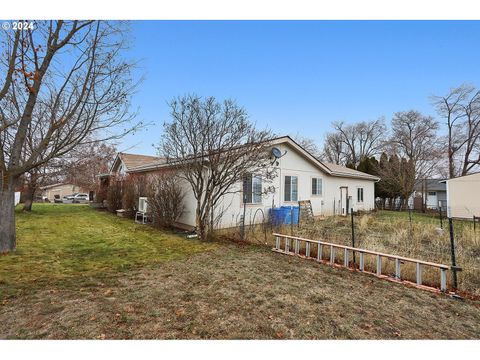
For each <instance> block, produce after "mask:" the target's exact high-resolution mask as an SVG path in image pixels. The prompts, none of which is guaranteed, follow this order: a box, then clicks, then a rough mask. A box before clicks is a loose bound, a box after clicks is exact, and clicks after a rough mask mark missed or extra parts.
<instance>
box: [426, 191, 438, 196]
mask: <svg viewBox="0 0 480 360" xmlns="http://www.w3.org/2000/svg"><path fill="white" fill-rule="evenodd" d="M436 195H437V193H436V192H435V191H429V192H428V196H436Z"/></svg>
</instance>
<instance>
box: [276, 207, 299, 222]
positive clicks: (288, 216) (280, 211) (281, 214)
mask: <svg viewBox="0 0 480 360" xmlns="http://www.w3.org/2000/svg"><path fill="white" fill-rule="evenodd" d="M292 210H293V214H292ZM299 215H300V207H298V206H280V207H278V208H271V209H270V219H271V221H272V225H274V226H278V225H282V224H284V225H290V224H292V221H293V224H298V218H299Z"/></svg>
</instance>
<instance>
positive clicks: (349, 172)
mask: <svg viewBox="0 0 480 360" xmlns="http://www.w3.org/2000/svg"><path fill="white" fill-rule="evenodd" d="M268 142H269V144H270V145H272V146H274V145H278V144H283V143H288V144H290V146H292V147H293V148H294V149H296V150H297V151H298V152H299V153H300V154H302V155H303V156H304V157H305V158H306V159H307V160H309V161H310V162H312V163H313V164H314V165H315V166H317V167H318V168H320V169H321V170H322V171H324V172H325V173H327V174H328V175H331V176H336V177H349V178H356V179H365V180H372V181H378V180H380V178H379V177H377V176H374V175H370V174H367V173H364V172H361V171H357V170H353V169H349V168H347V167H345V166H341V165H336V164H326V163H323V162H321V161H320V160H319V159H317V158H316V157H315V156H313V155H312V154H310V153H309V152H308V151H307V150H305V149H304V148H303V147H301V146H300V145H299V144H298V143H297V142H295V141H294V140H293V139H292V138H291V137H290V136H281V137H278V138H274V139H272V140H269V141H268ZM174 165H175V164H174V163H167V162H166V160H165V159H164V158H157V160H156V161H152V162H151V163H149V164H144V165H140V166H137V167H135V168H130V169H128V170H129V172H146V171H152V170H157V169H161V168H168V167H171V166H174Z"/></svg>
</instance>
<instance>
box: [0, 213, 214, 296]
mask: <svg viewBox="0 0 480 360" xmlns="http://www.w3.org/2000/svg"><path fill="white" fill-rule="evenodd" d="M16 216H17V251H16V252H15V253H14V254H11V255H7V256H2V257H0V300H1V299H3V298H6V297H8V296H13V295H16V294H18V293H19V292H22V293H25V292H26V293H28V292H29V291H32V289H34V288H39V287H42V286H44V285H46V284H49V285H51V284H56V285H59V286H64V287H72V286H73V287H85V286H89V284H93V285H94V284H97V283H98V282H105V281H114V276H113V279H112V275H116V274H119V273H121V272H124V271H126V270H131V269H135V268H139V267H144V266H150V265H154V264H158V263H162V262H165V261H169V260H174V259H181V258H184V257H186V256H188V255H191V254H195V253H198V252H201V251H205V250H209V249H212V248H214V247H215V245H214V244H207V243H202V242H200V241H196V240H188V241H187V240H185V239H184V238H183V237H180V236H177V235H175V234H171V233H166V232H160V231H158V230H156V229H153V228H151V227H149V226H142V225H137V224H135V223H134V222H133V221H132V220H129V219H121V218H118V217H115V216H113V215H112V214H109V213H106V212H102V211H96V210H93V209H90V208H89V207H88V206H86V205H69V204H34V206H33V211H32V213H22V212H21V211H18V212H17V214H16Z"/></svg>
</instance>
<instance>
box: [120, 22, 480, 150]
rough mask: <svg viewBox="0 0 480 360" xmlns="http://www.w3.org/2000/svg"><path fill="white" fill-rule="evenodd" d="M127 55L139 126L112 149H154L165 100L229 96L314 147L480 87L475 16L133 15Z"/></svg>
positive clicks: (479, 29) (261, 120) (262, 121)
mask: <svg viewBox="0 0 480 360" xmlns="http://www.w3.org/2000/svg"><path fill="white" fill-rule="evenodd" d="M132 25H133V26H132V27H133V46H132V49H131V53H130V55H131V56H133V57H134V58H136V59H141V68H140V69H139V71H140V72H142V73H143V74H144V75H145V81H144V82H143V83H142V84H141V85H140V87H139V89H138V92H137V94H135V96H134V106H135V108H138V110H139V117H138V119H140V120H143V121H145V122H152V123H154V125H152V126H150V127H148V129H146V130H144V131H142V132H140V133H137V134H135V135H133V136H129V137H127V138H125V139H124V140H123V141H122V143H121V144H120V146H119V150H121V151H125V150H128V151H130V152H137V153H143V154H155V152H156V150H155V149H154V148H153V147H152V144H157V143H158V142H159V139H160V137H161V136H162V124H163V122H164V121H166V120H169V109H168V106H167V102H168V101H169V100H171V99H172V98H173V97H175V96H178V95H184V94H187V93H196V94H198V95H201V96H215V97H217V98H218V99H224V98H234V99H236V100H237V102H238V103H239V104H240V105H242V106H244V107H245V108H246V110H247V111H248V113H249V115H250V118H251V120H252V121H255V122H256V123H257V124H258V125H259V126H268V127H269V128H271V129H272V130H273V131H274V132H275V133H277V134H278V135H283V134H295V133H300V134H302V135H304V136H307V137H310V138H313V139H314V140H316V141H318V143H319V144H320V145H321V144H322V140H323V136H324V134H325V132H327V131H329V129H330V123H331V122H332V121H335V120H345V121H347V122H355V121H360V120H369V119H374V118H377V117H379V116H385V117H386V119H387V120H389V119H390V118H391V117H392V115H393V113H394V112H396V111H402V110H409V109H417V110H419V111H422V112H423V113H425V114H429V115H435V113H434V111H433V109H432V107H431V105H430V102H429V96H430V95H432V94H443V93H445V92H446V91H448V89H449V88H450V87H452V86H456V85H460V84H461V83H462V82H470V83H473V84H474V85H477V86H480V71H479V60H480V47H479V46H478V41H479V39H480V22H478V21H475V22H466V21H465V22H461V21H446V22H441V21H420V22H413V21H381V22H378V21H258V22H254V21H135V22H133V24H132Z"/></svg>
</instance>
